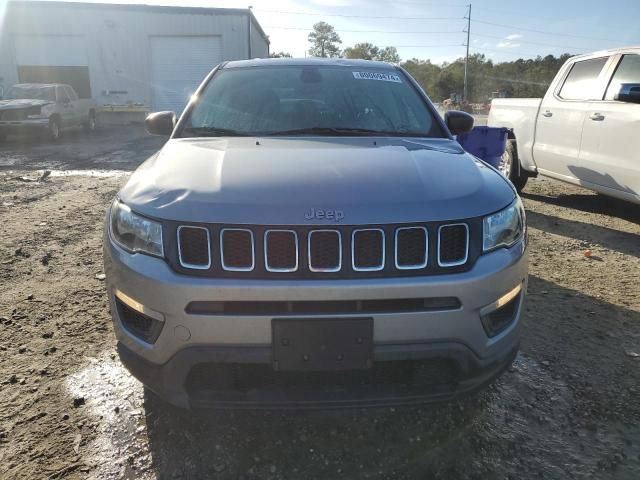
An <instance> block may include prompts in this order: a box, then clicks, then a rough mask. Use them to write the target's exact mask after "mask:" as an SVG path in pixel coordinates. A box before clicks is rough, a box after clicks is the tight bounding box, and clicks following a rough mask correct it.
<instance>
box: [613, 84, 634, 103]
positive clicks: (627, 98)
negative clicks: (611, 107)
mask: <svg viewBox="0 0 640 480" xmlns="http://www.w3.org/2000/svg"><path fill="white" fill-rule="evenodd" d="M613 99H614V100H618V101H619V102H629V103H640V83H621V84H620V90H619V91H618V93H616V94H615V96H614V97H613Z"/></svg>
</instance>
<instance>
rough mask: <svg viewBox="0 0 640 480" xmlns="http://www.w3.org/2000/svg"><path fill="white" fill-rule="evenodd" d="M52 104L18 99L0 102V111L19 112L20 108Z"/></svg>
mask: <svg viewBox="0 0 640 480" xmlns="http://www.w3.org/2000/svg"><path fill="white" fill-rule="evenodd" d="M50 103H53V102H52V101H50V100H37V99H25V98H19V99H16V100H0V111H2V110H19V109H21V108H29V107H37V106H42V105H48V104H50Z"/></svg>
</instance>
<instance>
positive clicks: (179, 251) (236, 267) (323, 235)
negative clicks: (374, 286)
mask: <svg viewBox="0 0 640 480" xmlns="http://www.w3.org/2000/svg"><path fill="white" fill-rule="evenodd" d="M171 227H173V228H174V229H175V230H174V231H175V237H174V238H176V242H175V246H174V247H173V248H171V245H168V246H167V249H166V251H167V252H168V254H169V262H170V263H171V264H172V266H174V267H175V268H176V269H177V270H178V271H180V272H181V273H185V274H190V275H205V276H219V277H229V276H232V277H245V278H265V277H266V278H359V277H385V276H394V275H395V276H408V275H431V274H438V273H450V272H459V271H464V270H467V269H468V268H470V267H471V265H472V264H473V262H474V261H475V259H476V258H477V257H478V256H479V255H480V253H481V252H480V248H481V244H482V241H481V240H482V224H481V221H479V220H477V219H471V220H468V221H464V222H455V223H438V224H433V225H432V224H421V225H382V226H362V227H360V226H353V227H350V226H342V225H341V226H333V227H331V228H324V227H320V226H318V227H306V226H290V227H285V226H282V227H280V226H278V227H264V226H257V225H256V226H238V227H234V226H218V225H203V224H200V225H180V224H174V225H172V226H170V228H171ZM473 239H476V240H474V241H472V240H473ZM172 252H175V253H172Z"/></svg>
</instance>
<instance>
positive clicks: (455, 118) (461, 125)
mask: <svg viewBox="0 0 640 480" xmlns="http://www.w3.org/2000/svg"><path fill="white" fill-rule="evenodd" d="M444 123H446V124H447V128H448V129H449V131H450V132H451V134H452V135H460V134H462V133H467V132H470V131H471V129H472V128H473V117H472V116H471V115H469V114H468V113H465V112H460V111H458V110H449V111H448V112H447V113H445V114H444Z"/></svg>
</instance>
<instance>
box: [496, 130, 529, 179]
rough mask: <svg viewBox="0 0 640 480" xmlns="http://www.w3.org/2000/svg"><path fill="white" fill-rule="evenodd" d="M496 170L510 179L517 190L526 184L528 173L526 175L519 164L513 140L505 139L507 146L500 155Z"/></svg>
mask: <svg viewBox="0 0 640 480" xmlns="http://www.w3.org/2000/svg"><path fill="white" fill-rule="evenodd" d="M498 170H499V171H500V173H502V174H503V175H504V176H505V177H506V178H508V179H509V180H511V183H513V186H514V187H516V190H517V191H518V192H520V191H522V189H523V188H524V187H525V185H526V184H527V180H528V179H529V175H527V172H526V171H525V170H524V169H523V168H522V167H521V166H520V160H519V159H518V150H517V147H516V141H515V140H507V148H506V149H505V151H504V153H503V154H502V157H500V163H499V164H498Z"/></svg>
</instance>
